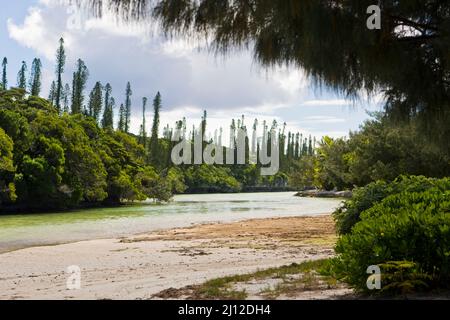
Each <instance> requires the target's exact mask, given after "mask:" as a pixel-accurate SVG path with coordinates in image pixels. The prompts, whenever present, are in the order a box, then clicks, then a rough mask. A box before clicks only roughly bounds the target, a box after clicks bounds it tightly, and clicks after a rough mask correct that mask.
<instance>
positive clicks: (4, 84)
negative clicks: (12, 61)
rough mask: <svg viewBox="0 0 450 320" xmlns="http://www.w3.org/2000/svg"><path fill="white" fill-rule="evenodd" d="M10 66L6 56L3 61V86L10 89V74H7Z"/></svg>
mask: <svg viewBox="0 0 450 320" xmlns="http://www.w3.org/2000/svg"><path fill="white" fill-rule="evenodd" d="M7 66H8V59H6V57H5V58H3V61H2V79H1V80H2V82H1V87H2V88H3V89H5V90H6V89H8V76H7V74H6V67H7Z"/></svg>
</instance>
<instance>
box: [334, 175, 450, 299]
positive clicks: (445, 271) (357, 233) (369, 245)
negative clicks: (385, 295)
mask: <svg viewBox="0 0 450 320" xmlns="http://www.w3.org/2000/svg"><path fill="white" fill-rule="evenodd" d="M416 179H418V180H416ZM422 179H423V178H412V180H411V179H410V180H407V179H403V180H400V181H397V182H396V183H394V184H393V186H388V188H394V189H395V188H400V187H399V186H401V187H402V188H403V189H406V191H403V192H400V193H397V194H394V195H391V196H388V197H387V198H385V199H384V200H382V201H381V202H379V203H377V204H375V205H374V206H373V207H372V208H370V209H368V210H366V211H364V212H363V213H362V214H361V217H360V218H361V221H360V222H358V223H356V225H355V226H354V227H353V228H352V229H351V233H349V234H347V235H344V236H342V237H341V238H340V239H339V240H338V243H337V246H336V253H337V254H338V257H337V258H336V259H335V260H334V270H335V272H336V274H337V275H338V276H339V277H340V278H342V279H343V280H344V281H346V282H347V283H349V284H350V285H351V286H352V287H354V288H356V289H358V290H362V291H367V287H366V281H367V278H368V274H367V273H366V271H367V268H368V267H369V266H372V265H378V266H380V267H381V271H382V286H383V288H384V290H385V291H386V290H391V289H392V290H394V291H398V290H399V289H400V290H402V289H404V288H407V289H409V290H414V289H424V288H428V289H433V288H448V287H450V187H449V181H448V180H449V179H444V180H441V181H434V182H432V184H433V185H434V186H432V187H430V186H429V185H428V186H427V185H423V186H422V187H423V188H422V189H426V188H428V190H426V191H423V190H419V191H410V190H408V189H409V188H412V189H414V188H415V187H417V188H418V189H420V188H421V187H420V186H414V185H413V184H414V183H413V182H414V181H415V182H418V181H420V180H422ZM407 181H410V182H411V184H410V185H409V187H407V186H406V185H405V183H406V182H407ZM425 184H426V183H425ZM405 266H406V267H405Z"/></svg>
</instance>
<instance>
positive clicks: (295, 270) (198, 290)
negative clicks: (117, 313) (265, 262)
mask: <svg viewBox="0 0 450 320" xmlns="http://www.w3.org/2000/svg"><path fill="white" fill-rule="evenodd" d="M328 270H329V260H328V259H324V260H315V261H307V262H303V263H300V264H297V263H293V264H291V265H287V266H282V267H279V268H270V269H265V270H259V271H256V272H254V273H249V274H243V275H234V276H228V277H223V278H217V279H213V280H209V281H207V282H205V283H203V284H201V285H197V286H189V287H188V288H184V289H180V290H179V291H178V295H176V294H175V295H173V293H174V292H173V291H172V292H171V294H172V296H171V297H172V298H180V297H182V296H183V297H186V296H187V297H188V299H206V300H214V299H220V300H230V299H231V300H244V299H246V298H247V297H248V293H247V291H246V290H245V289H243V290H239V289H236V287H237V286H238V285H246V284H247V283H249V282H251V281H264V280H271V281H273V279H276V280H278V281H276V282H277V284H276V285H275V286H274V287H271V286H270V285H268V286H266V287H264V288H263V289H261V290H260V291H259V292H258V293H257V294H258V295H260V296H262V297H264V298H269V299H275V298H277V297H279V296H281V295H288V296H289V295H291V294H295V293H296V292H299V291H312V290H316V289H327V288H330V289H331V288H335V287H337V286H338V282H337V281H336V279H334V278H333V276H332V275H331V274H330V273H329V272H328ZM159 297H163V296H159Z"/></svg>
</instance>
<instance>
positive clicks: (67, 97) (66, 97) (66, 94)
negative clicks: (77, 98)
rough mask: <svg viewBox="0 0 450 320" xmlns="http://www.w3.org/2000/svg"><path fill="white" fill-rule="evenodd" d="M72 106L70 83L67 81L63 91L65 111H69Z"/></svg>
mask: <svg viewBox="0 0 450 320" xmlns="http://www.w3.org/2000/svg"><path fill="white" fill-rule="evenodd" d="M69 106H70V85H69V84H68V83H66V85H65V86H64V92H63V112H65V113H69Z"/></svg>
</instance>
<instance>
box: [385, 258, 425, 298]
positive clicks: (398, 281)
mask: <svg viewBox="0 0 450 320" xmlns="http://www.w3.org/2000/svg"><path fill="white" fill-rule="evenodd" d="M380 268H381V270H383V279H384V282H385V283H387V285H385V286H384V287H383V288H382V289H381V293H394V294H408V293H414V292H417V291H423V290H425V289H427V288H428V284H427V281H431V280H433V278H432V277H431V276H429V275H427V274H424V273H421V271H420V269H419V268H418V266H417V264H416V263H414V262H411V261H389V262H386V263H382V264H380Z"/></svg>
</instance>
